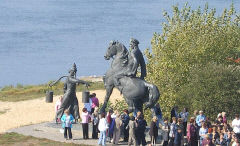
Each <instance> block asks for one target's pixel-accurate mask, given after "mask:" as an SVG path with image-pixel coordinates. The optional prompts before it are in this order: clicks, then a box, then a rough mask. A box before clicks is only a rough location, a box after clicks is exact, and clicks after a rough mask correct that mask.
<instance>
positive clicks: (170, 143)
mask: <svg viewBox="0 0 240 146" xmlns="http://www.w3.org/2000/svg"><path fill="white" fill-rule="evenodd" d="M169 146H174V137H170V138H169Z"/></svg>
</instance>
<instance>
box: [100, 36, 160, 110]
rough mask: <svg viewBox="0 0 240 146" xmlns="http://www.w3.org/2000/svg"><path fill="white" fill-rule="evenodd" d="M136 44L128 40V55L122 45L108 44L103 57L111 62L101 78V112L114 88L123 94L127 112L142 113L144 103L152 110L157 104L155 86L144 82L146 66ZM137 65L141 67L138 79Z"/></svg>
mask: <svg viewBox="0 0 240 146" xmlns="http://www.w3.org/2000/svg"><path fill="white" fill-rule="evenodd" d="M138 44H139V42H138V40H136V39H131V40H130V47H131V52H130V54H129V52H128V50H127V49H126V47H125V46H124V45H123V44H121V43H119V42H116V41H111V42H110V45H109V47H108V49H107V52H106V54H105V56H104V57H105V59H106V60H109V59H110V58H113V61H112V64H111V67H110V69H109V70H108V71H107V73H106V74H105V76H104V77H103V81H104V86H105V88H106V96H105V100H104V103H103V106H102V109H101V112H104V111H105V108H106V106H107V103H108V100H109V98H110V96H111V94H112V91H113V88H114V87H117V88H118V89H119V90H120V92H121V93H122V94H123V97H124V99H125V101H126V102H127V104H128V110H129V112H133V111H136V110H137V111H142V110H143V104H144V103H145V104H146V108H152V107H153V106H154V105H155V104H156V103H157V101H158V99H159V96H160V93H159V90H158V88H157V86H155V85H153V84H150V83H148V82H146V81H144V77H145V76H146V65H145V61H144V58H143V55H142V53H141V51H140V50H139V48H138ZM139 65H140V66H141V77H140V78H138V77H136V74H137V68H138V66H139Z"/></svg>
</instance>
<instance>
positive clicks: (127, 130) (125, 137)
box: [123, 126, 129, 142]
mask: <svg viewBox="0 0 240 146" xmlns="http://www.w3.org/2000/svg"><path fill="white" fill-rule="evenodd" d="M123 134H124V141H125V142H128V137H129V129H128V128H127V129H126V126H124V130H123Z"/></svg>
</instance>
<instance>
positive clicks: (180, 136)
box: [162, 107, 240, 146]
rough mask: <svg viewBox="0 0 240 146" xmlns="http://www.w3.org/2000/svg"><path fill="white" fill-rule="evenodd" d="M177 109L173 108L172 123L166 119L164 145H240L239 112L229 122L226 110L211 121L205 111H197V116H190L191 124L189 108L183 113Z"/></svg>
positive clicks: (163, 127)
mask: <svg viewBox="0 0 240 146" xmlns="http://www.w3.org/2000/svg"><path fill="white" fill-rule="evenodd" d="M177 110H178V108H177V107H174V108H173V109H172V111H171V123H170V124H168V121H167V119H165V120H164V125H163V126H162V129H163V131H164V132H163V139H164V142H163V146H167V145H169V146H185V145H187V146H240V144H239V138H240V119H239V115H238V114H236V116H235V119H234V120H233V121H232V122H231V123H229V122H228V120H227V115H226V113H225V112H222V113H219V114H218V115H217V118H216V120H215V121H214V120H213V121H210V119H209V118H208V117H206V116H205V115H204V113H203V111H199V112H197V111H195V112H194V113H195V114H194V115H195V116H194V117H190V118H189V119H190V120H189V124H187V120H188V115H189V113H188V112H187V109H186V108H184V110H183V112H181V113H178V112H177ZM197 113H199V114H197ZM168 136H169V137H168ZM184 136H185V138H187V139H186V140H185V139H184Z"/></svg>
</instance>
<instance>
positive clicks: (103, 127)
mask: <svg viewBox="0 0 240 146" xmlns="http://www.w3.org/2000/svg"><path fill="white" fill-rule="evenodd" d="M107 129H108V124H107V120H106V119H105V114H104V113H102V114H101V119H100V121H99V124H98V130H99V131H100V137H99V140H98V145H102V146H105V145H106V131H107Z"/></svg>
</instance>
